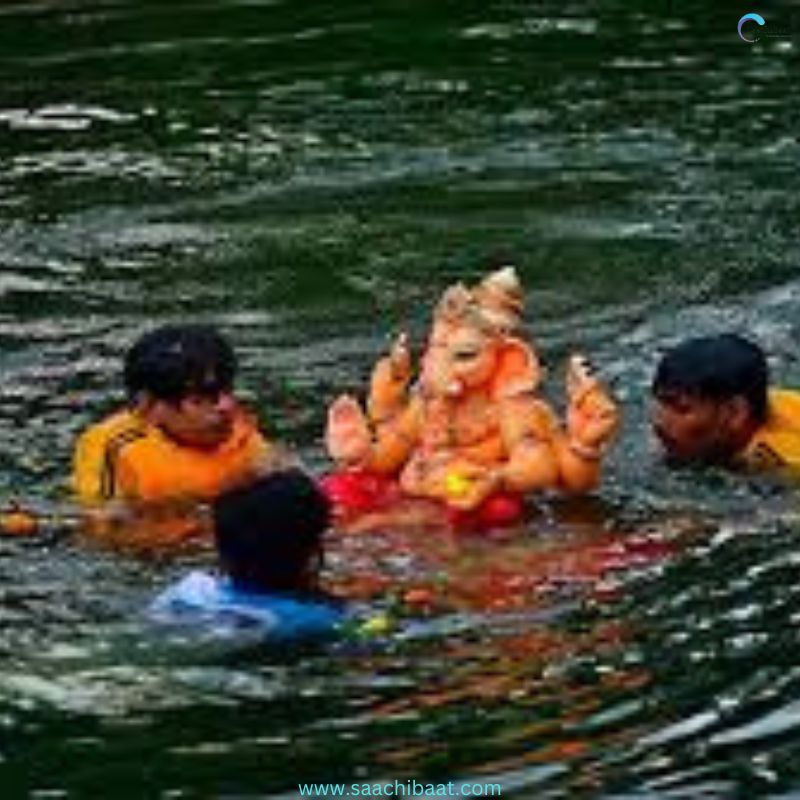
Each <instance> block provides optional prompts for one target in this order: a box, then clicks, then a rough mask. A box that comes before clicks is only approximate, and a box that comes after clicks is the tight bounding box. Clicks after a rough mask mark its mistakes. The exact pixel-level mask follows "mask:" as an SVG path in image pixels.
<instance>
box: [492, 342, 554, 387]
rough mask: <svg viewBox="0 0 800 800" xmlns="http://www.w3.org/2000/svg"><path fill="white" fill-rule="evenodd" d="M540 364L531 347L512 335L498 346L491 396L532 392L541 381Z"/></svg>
mask: <svg viewBox="0 0 800 800" xmlns="http://www.w3.org/2000/svg"><path fill="white" fill-rule="evenodd" d="M542 373H543V370H542V366H541V364H540V363H539V359H538V358H537V356H536V353H535V352H534V350H533V348H532V347H531V346H530V345H528V344H526V343H525V342H523V341H521V340H520V339H516V338H514V337H507V338H506V339H504V340H503V343H502V345H501V346H500V352H499V354H498V357H497V369H496V370H495V374H494V376H493V377H492V396H493V397H494V398H495V399H496V400H502V399H505V398H508V397H514V396H515V395H518V394H525V393H529V392H534V391H536V389H538V388H539V384H540V383H541V381H542Z"/></svg>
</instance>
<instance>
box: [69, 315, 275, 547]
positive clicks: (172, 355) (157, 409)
mask: <svg viewBox="0 0 800 800" xmlns="http://www.w3.org/2000/svg"><path fill="white" fill-rule="evenodd" d="M124 372H125V385H126V389H127V395H128V401H129V402H128V406H127V407H126V408H123V409H121V410H119V411H117V412H116V413H114V414H112V415H111V416H110V417H108V418H106V419H105V420H103V421H102V422H100V423H98V424H96V425H94V426H92V427H91V428H89V429H88V430H86V431H85V432H84V433H83V434H82V435H81V436H80V437H79V439H78V442H77V445H76V448H75V457H74V464H73V486H74V490H75V493H76V495H77V497H78V499H79V500H80V502H81V503H82V505H83V506H84V507H85V508H86V509H87V511H88V514H87V517H88V518H89V520H90V522H91V524H90V528H91V529H92V530H94V532H96V533H102V534H106V535H109V536H114V537H115V538H117V539H118V540H125V539H133V538H135V537H143V538H144V539H145V540H148V541H151V542H156V543H171V542H176V541H181V540H183V539H185V538H187V537H190V536H192V535H193V534H196V533H198V532H201V531H202V530H203V528H204V525H203V524H202V523H203V517H202V515H198V514H197V513H196V508H197V507H198V504H202V503H205V502H208V501H211V500H212V499H213V498H214V497H216V496H217V495H218V494H220V492H222V491H223V490H224V489H226V488H228V487H230V486H232V485H236V484H238V483H243V482H245V481H247V480H248V479H250V478H252V477H254V476H255V475H257V474H259V473H260V472H262V471H263V470H264V468H265V463H266V461H267V458H268V456H269V446H268V445H267V443H266V441H265V440H264V438H263V436H262V435H261V433H260V432H259V430H258V427H257V425H256V423H255V421H254V420H253V419H252V418H251V416H250V415H249V414H247V413H246V412H245V411H244V410H243V409H242V408H241V406H240V405H239V403H238V402H237V400H236V398H235V396H234V394H233V382H234V377H235V373H236V358H235V355H234V353H233V350H232V349H231V347H230V345H229V344H228V342H227V341H226V340H225V339H224V338H223V337H222V336H221V335H220V334H219V333H218V332H217V331H216V330H215V329H214V328H212V327H209V326H203V325H171V326H165V327H162V328H158V329H156V330H153V331H151V332H149V333H146V334H145V335H144V336H142V337H141V338H140V339H139V340H138V341H137V342H136V343H135V344H134V345H133V347H132V348H131V349H130V351H129V352H128V354H127V356H126V359H125V371H124ZM133 522H135V524H132V523H133ZM134 529H135V530H136V534H135V536H134V533H133V531H134Z"/></svg>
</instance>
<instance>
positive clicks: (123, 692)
mask: <svg viewBox="0 0 800 800" xmlns="http://www.w3.org/2000/svg"><path fill="white" fill-rule="evenodd" d="M753 10H760V11H761V13H762V14H763V15H764V16H765V17H766V18H767V22H768V24H767V26H766V27H765V29H764V30H765V31H766V32H770V31H772V32H773V33H774V34H777V33H782V34H784V35H771V36H767V35H764V36H762V37H761V39H760V40H759V41H758V42H756V43H754V44H748V43H745V42H744V41H742V39H741V38H739V36H738V35H737V31H736V25H737V21H738V19H739V17H740V16H741V15H742V14H743V13H745V12H747V11H753ZM751 25H752V23H751ZM747 30H748V32H750V33H752V31H751V30H750V28H748V29H747ZM798 46H800V19H798V17H797V12H796V10H795V9H794V8H793V6H792V4H790V3H788V2H777V1H776V2H771V3H770V4H769V8H760V9H753V8H752V7H750V6H749V5H747V6H745V5H744V4H722V3H718V4H710V3H706V4H703V3H695V2H689V1H688V0H687V2H679V1H677V0H676V1H675V2H669V3H667V2H664V3H655V2H642V1H641V0H629V2H623V1H622V0H609V1H608V2H602V3H590V2H587V1H586V0H581V1H580V2H578V0H566V2H560V3H557V2H554V0H544V2H539V3H533V2H522V0H498V2H493V0H488V2H484V3H476V2H470V1H469V0H462V2H454V1H449V2H448V1H445V0H427V2H422V0H402V2H401V1H400V0H382V1H379V2H376V3H365V2H356V1H355V0H341V1H340V2H337V3H332V2H331V3H326V4H323V3H314V2H311V3H293V4H292V3H288V2H285V1H284V0H193V1H187V2H182V1H181V0H173V2H160V3H159V2H155V1H154V0H140V2H133V0H105V2H102V1H100V0H98V2H78V1H77V0H60V1H59V0H30V1H29V2H19V0H11V1H10V2H5V3H3V4H2V5H0V376H1V377H2V380H0V467H1V468H0V499H3V500H7V499H9V498H11V497H17V498H20V499H22V500H24V501H25V502H26V503H27V504H28V505H31V506H32V507H34V508H37V509H40V510H41V511H42V512H43V513H47V512H48V511H51V510H57V509H61V508H63V505H64V502H65V500H66V498H67V493H66V489H65V476H66V475H67V472H68V468H69V459H70V450H71V446H72V442H73V440H74V437H75V435H76V434H77V432H78V431H80V430H81V429H82V428H83V427H84V426H85V425H86V424H87V423H88V422H89V421H91V420H94V419H96V418H97V417H98V416H100V415H101V414H102V413H105V412H106V411H108V410H109V409H111V408H113V407H114V406H115V405H116V404H117V403H119V401H120V398H121V394H120V379H119V369H120V359H121V356H122V354H123V353H124V351H125V349H126V347H127V346H128V345H129V344H130V343H131V341H132V340H133V338H135V336H136V335H137V334H138V333H140V332H141V331H142V330H144V329H147V328H148V327H150V326H152V325H154V324H158V323H161V322H165V321H175V320H188V319H191V320H203V321H211V322H214V323H216V324H218V325H219V326H220V327H221V328H222V329H223V330H224V331H225V332H226V333H227V334H228V335H229V336H230V337H231V340H232V341H233V342H234V344H235V346H236V348H237V351H238V352H239V354H240V358H241V362H242V375H241V383H242V390H243V393H244V394H245V395H246V396H247V397H248V398H249V401H250V402H251V403H252V404H253V406H254V407H255V408H256V409H257V411H258V412H259V414H260V415H261V416H262V417H263V419H264V421H265V425H266V427H267V429H268V430H269V432H270V434H271V435H272V436H273V437H275V438H280V439H282V440H284V441H287V442H290V443H292V445H293V446H295V447H296V448H297V449H298V450H299V452H300V453H301V455H302V457H303V458H304V460H305V461H306V462H307V463H308V464H309V465H311V466H312V467H313V468H315V469H324V468H325V466H326V461H325V457H324V454H323V450H322V442H321V438H322V428H323V424H324V414H325V407H326V404H327V403H328V402H329V401H330V400H331V399H332V397H333V396H335V394H337V393H338V392H339V391H342V390H362V389H363V387H364V384H365V381H366V377H367V375H368V371H369V367H370V365H371V364H372V363H373V362H374V360H375V359H376V358H377V357H378V355H380V354H381V353H382V352H383V350H384V349H385V347H386V344H387V342H388V341H389V338H390V337H391V335H392V334H393V333H394V332H395V331H397V330H398V329H400V328H407V329H409V330H411V332H412V335H413V337H414V339H415V341H416V342H417V343H418V344H419V343H420V342H421V341H422V337H423V335H424V331H425V329H426V325H427V324H428V319H429V314H430V309H431V306H432V304H433V303H434V302H435V300H436V298H437V297H438V295H439V292H440V291H441V290H442V288H444V287H445V286H446V285H447V284H448V283H451V282H453V281H454V280H458V279H463V280H466V281H473V280H475V279H476V278H477V277H478V276H480V275H481V274H482V273H483V272H485V270H486V269H487V268H488V267H490V266H492V265H496V264H500V263H514V264H516V265H517V268H518V271H519V273H520V275H521V276H522V278H523V280H524V283H525V285H526V288H527V290H528V297H529V305H528V311H527V315H526V323H527V325H528V328H529V330H530V332H531V335H532V336H533V338H534V339H535V341H536V343H537V345H538V347H539V349H540V351H541V354H542V357H543V359H544V361H545V362H546V363H547V365H548V366H549V369H550V379H549V384H548V391H549V392H550V393H551V395H552V397H553V398H554V401H555V402H559V398H560V385H561V380H562V376H563V370H562V367H563V363H564V360H565V358H566V356H567V354H568V353H569V352H570V350H571V349H572V348H573V347H575V346H580V347H581V348H584V349H586V350H587V351H588V352H590V353H591V354H592V356H593V358H594V360H595V362H596V363H597V364H598V365H599V366H600V368H601V370H602V372H603V374H604V375H605V376H606V378H607V379H608V380H609V381H610V382H611V384H612V385H613V386H614V389H615V392H616V393H617V396H618V397H619V399H620V402H621V404H622V407H623V413H624V418H625V424H624V428H623V431H622V433H621V436H620V440H619V442H618V444H617V446H616V447H615V449H614V450H613V452H612V454H611V457H610V460H609V466H608V471H607V475H606V479H605V481H604V484H603V487H602V488H601V490H600V491H599V492H598V493H597V496H596V497H595V498H592V499H591V500H587V501H585V502H581V503H577V502H558V501H550V500H547V499H542V500H541V502H539V503H537V506H536V508H534V509H533V511H532V515H531V520H530V522H529V523H528V525H526V527H525V529H524V530H522V531H517V532H515V533H514V534H510V535H508V536H506V537H502V538H496V539H488V540H487V539H472V538H469V537H467V538H464V539H460V540H457V541H455V542H452V541H444V540H441V539H436V538H435V537H433V536H431V537H430V538H429V539H423V537H422V536H420V535H417V536H416V537H414V536H412V537H407V536H406V537H404V536H403V535H402V534H400V533H387V534H386V535H375V536H374V537H361V538H359V539H358V540H350V541H336V540H334V541H332V542H331V543H330V548H329V559H328V567H327V578H328V580H329V581H330V582H331V583H332V584H334V585H336V584H338V585H340V586H345V587H350V590H351V591H353V592H354V593H359V592H361V594H368V595H369V597H370V602H371V603H372V604H373V605H374V606H375V607H376V608H378V609H383V608H386V609H389V610H390V611H391V612H392V614H394V615H395V617H397V616H402V617H403V618H404V621H403V622H402V624H401V625H400V626H399V628H398V631H397V632H396V633H395V634H393V635H389V636H387V637H385V638H381V639H377V640H375V641H366V642H356V641H352V640H348V641H345V642H340V643H337V644H334V645H331V646H324V647H319V648H312V649H308V650H303V651H297V652H295V651H288V652H287V651H286V650H281V651H280V652H276V651H275V649H270V648H247V649H243V650H234V651H230V650H221V649H219V648H218V647H217V646H216V645H214V644H213V643H210V642H202V641H201V642H197V641H194V640H182V639H180V638H175V637H172V638H170V637H165V636H163V635H160V634H159V633H158V632H157V631H153V630H152V629H151V628H150V627H148V624H147V623H146V621H144V620H143V616H142V611H143V609H144V608H145V607H146V605H147V603H148V602H149V599H150V598H151V597H152V596H153V595H154V593H155V592H156V591H158V589H159V588H160V587H162V586H164V585H165V584H166V583H168V582H169V581H170V580H172V579H173V578H174V577H175V576H176V575H178V574H180V573H182V572H183V571H185V570H186V569H187V568H188V566H189V565H188V564H187V563H177V564H176V563H150V562H140V561H134V560H131V559H125V558H122V557H120V556H115V555H113V554H109V553H103V552H96V551H92V550H88V549H87V548H85V547H82V546H80V545H79V544H76V543H75V542H73V541H72V540H71V539H70V537H69V536H59V535H45V536H42V537H39V538H36V539H33V540H29V541H11V540H8V539H6V540H0V796H2V797H3V798H9V800H12V799H15V798H27V797H31V798H61V797H65V798H84V797H88V798H93V797H98V798H195V797H196V798H209V797H215V798H216V797H219V798H261V797H271V796H281V797H294V796H297V791H298V788H297V787H298V784H300V783H311V782H326V781H336V782H339V781H341V782H346V783H347V784H350V783H351V782H372V781H383V780H395V779H397V780H401V781H405V780H411V779H416V780H419V781H448V780H455V781H462V780H463V781H469V782H480V783H499V784H500V785H501V787H502V791H503V794H502V796H504V797H506V796H507V797H511V796H516V797H534V798H540V797H541V798H556V797H606V798H687V800H689V799H691V800H694V798H739V797H741V798H751V797H776V798H777V797H790V796H796V794H795V793H800V767H798V763H800V761H798V759H800V734H799V733H798V731H799V730H800V655H799V654H800V648H799V642H798V631H799V630H800V598H799V597H798V587H800V581H798V577H800V555H798V553H799V552H800V551H798V544H800V515H798V505H797V504H798V495H797V493H796V491H794V490H793V489H791V488H786V487H779V486H775V485H773V484H771V483H769V482H767V481H752V482H748V481H744V480H742V479H741V478H732V477H730V476H726V475H721V474H718V473H716V472H707V473H705V472H700V473H691V474H687V473H681V472H670V471H668V470H667V469H665V467H664V466H663V465H662V464H661V463H660V462H659V460H658V457H657V453H656V451H655V448H654V445H653V442H652V441H651V440H650V437H649V435H648V433H647V426H646V420H647V388H648V383H649V380H650V376H651V374H652V369H653V366H654V363H655V361H656V359H657V357H658V354H659V352H661V351H662V350H663V349H664V348H665V347H667V346H669V345H670V344H673V343H674V342H676V341H678V340H679V339H681V338H682V337H684V336H686V335H689V334H693V333H705V332H713V331H719V330H729V329H731V330H737V331H741V332H745V333H747V334H748V335H751V336H753V337H755V338H756V339H758V341H760V342H761V343H762V344H763V345H764V347H765V349H766V350H767V351H768V352H769V354H770V359H771V367H772V369H773V371H774V376H775V380H776V382H778V383H781V384H785V385H800V345H799V344H798V342H800V273H799V272H798V265H800V241H799V240H798V236H797V232H796V231H797V219H798V213H799V212H800V199H798V197H799V196H798V192H797V189H798V185H800V184H799V183H798V178H799V177H800V174H799V173H800V170H799V169H798V163H800V145H799V144H798V138H797V137H798V129H799V128H798V125H799V123H800V116H799V114H798V108H800V89H799V88H798V86H800V84H798V81H797V65H798V60H797V48H798ZM200 560H201V561H203V560H208V559H203V558H202V557H201V558H200ZM419 585H426V586H428V585H434V586H437V587H439V586H441V587H443V588H442V589H441V591H440V592H439V595H440V598H439V599H438V600H437V602H436V604H435V606H434V607H433V608H431V609H423V610H417V611H415V610H414V609H408V608H403V607H401V605H402V604H400V603H399V601H398V598H399V596H400V595H401V594H402V592H403V591H404V590H405V589H407V588H409V587H411V588H413V587H415V586H419ZM359 587H360V589H359ZM364 587H371V588H370V589H369V591H368V592H367V591H366V589H365V588H364ZM415 631H416V633H415Z"/></svg>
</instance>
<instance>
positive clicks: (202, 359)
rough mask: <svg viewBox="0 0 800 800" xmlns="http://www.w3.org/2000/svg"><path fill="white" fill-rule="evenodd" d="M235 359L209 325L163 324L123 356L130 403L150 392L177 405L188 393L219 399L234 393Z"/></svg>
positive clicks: (139, 340)
mask: <svg viewBox="0 0 800 800" xmlns="http://www.w3.org/2000/svg"><path fill="white" fill-rule="evenodd" d="M235 376H236V356H235V355H234V352H233V349H232V348H231V346H230V344H228V342H227V341H226V339H225V338H224V337H223V336H222V334H220V332H219V331H218V330H217V329H216V328H214V327H212V326H211V325H165V326H163V327H161V328H156V329H155V330H152V331H149V332H148V333H145V334H144V335H143V336H141V337H140V338H139V339H138V340H137V341H136V342H135V343H134V345H133V347H131V349H130V350H129V351H128V353H127V355H126V357H125V368H124V379H125V389H126V391H127V394H128V398H129V400H131V401H132V402H133V401H135V400H136V398H137V397H138V396H139V394H140V393H142V392H148V393H149V394H151V395H152V396H153V397H155V398H157V399H159V400H167V401H170V402H177V401H179V400H182V399H183V398H184V397H186V396H187V395H189V394H192V393H194V392H198V393H200V394H212V395H213V394H219V393H220V392H225V391H230V390H231V389H232V388H233V380H234V377H235Z"/></svg>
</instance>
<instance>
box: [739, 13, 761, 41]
mask: <svg viewBox="0 0 800 800" xmlns="http://www.w3.org/2000/svg"><path fill="white" fill-rule="evenodd" d="M751 19H752V20H753V22H757V23H758V24H759V25H763V24H764V17H762V16H761V14H755V13H753V14H745V15H744V16H743V17H742V18H741V19H740V20H739V36H740V37H741V38H742V40H743V41H745V42H747V43H748V44H752V43H753V42H757V41H758V36H756V38H755V39H748V38H747V37H746V36H745V35H744V34H743V33H742V28H743V27H744V24H745V22H747V21H748V20H751Z"/></svg>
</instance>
